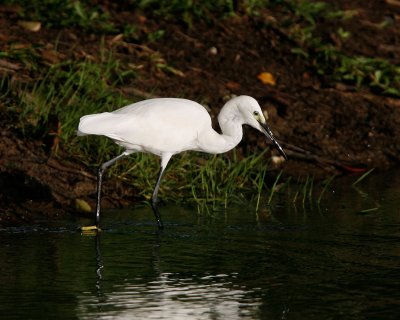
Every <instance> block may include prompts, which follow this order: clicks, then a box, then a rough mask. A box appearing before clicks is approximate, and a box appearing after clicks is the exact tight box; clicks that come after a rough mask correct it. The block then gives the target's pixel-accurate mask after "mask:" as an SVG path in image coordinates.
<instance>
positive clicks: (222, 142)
mask: <svg viewBox="0 0 400 320" xmlns="http://www.w3.org/2000/svg"><path fill="white" fill-rule="evenodd" d="M218 122H219V126H220V128H221V131H222V134H219V133H217V132H216V131H214V130H212V132H207V134H205V135H204V136H203V137H202V138H201V147H202V149H203V151H205V152H208V153H223V152H227V151H229V150H231V149H233V148H234V147H236V146H237V145H238V144H239V142H240V141H241V140H242V137H243V128H242V125H243V121H242V120H241V119H240V117H239V116H238V113H237V108H236V106H235V105H233V104H230V103H229V102H228V103H227V104H225V106H224V107H223V108H222V109H221V112H220V114H219V115H218Z"/></svg>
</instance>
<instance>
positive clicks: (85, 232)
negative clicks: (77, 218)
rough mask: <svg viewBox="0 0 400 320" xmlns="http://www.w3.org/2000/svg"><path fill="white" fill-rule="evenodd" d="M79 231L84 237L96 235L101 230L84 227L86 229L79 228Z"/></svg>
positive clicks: (94, 227) (93, 227) (96, 227)
mask: <svg viewBox="0 0 400 320" xmlns="http://www.w3.org/2000/svg"><path fill="white" fill-rule="evenodd" d="M79 229H80V231H81V233H82V235H84V236H94V235H96V234H97V232H100V231H101V229H100V228H99V227H98V226H86V227H80V228H79Z"/></svg>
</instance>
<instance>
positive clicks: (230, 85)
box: [225, 81, 240, 91]
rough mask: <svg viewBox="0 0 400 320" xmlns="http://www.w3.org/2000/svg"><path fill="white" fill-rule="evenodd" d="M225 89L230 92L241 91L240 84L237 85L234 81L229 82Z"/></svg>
mask: <svg viewBox="0 0 400 320" xmlns="http://www.w3.org/2000/svg"><path fill="white" fill-rule="evenodd" d="M225 87H226V88H227V89H229V90H233V91H238V90H240V83H237V82H234V81H228V82H227V83H226V84H225Z"/></svg>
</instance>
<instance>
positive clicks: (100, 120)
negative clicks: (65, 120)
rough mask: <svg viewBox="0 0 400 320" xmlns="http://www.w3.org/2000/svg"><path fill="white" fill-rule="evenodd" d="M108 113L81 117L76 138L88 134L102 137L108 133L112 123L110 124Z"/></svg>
mask: <svg viewBox="0 0 400 320" xmlns="http://www.w3.org/2000/svg"><path fill="white" fill-rule="evenodd" d="M109 119H110V113H109V112H103V113H98V114H89V115H87V116H83V117H82V118H81V119H80V121H79V126H78V132H77V135H78V136H86V135H89V134H95V135H104V134H106V133H107V132H109V131H110V129H111V128H109V127H110V125H111V127H112V125H114V123H112V124H111V123H110V121H109Z"/></svg>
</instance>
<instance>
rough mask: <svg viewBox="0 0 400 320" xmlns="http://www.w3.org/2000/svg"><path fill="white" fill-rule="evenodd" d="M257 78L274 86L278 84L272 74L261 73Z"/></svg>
mask: <svg viewBox="0 0 400 320" xmlns="http://www.w3.org/2000/svg"><path fill="white" fill-rule="evenodd" d="M257 78H258V79H259V80H260V81H261V82H262V83H263V84H268V85H271V86H274V85H275V84H276V80H275V77H274V75H273V74H272V73H270V72H261V73H260V74H259V75H258V76H257Z"/></svg>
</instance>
